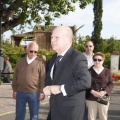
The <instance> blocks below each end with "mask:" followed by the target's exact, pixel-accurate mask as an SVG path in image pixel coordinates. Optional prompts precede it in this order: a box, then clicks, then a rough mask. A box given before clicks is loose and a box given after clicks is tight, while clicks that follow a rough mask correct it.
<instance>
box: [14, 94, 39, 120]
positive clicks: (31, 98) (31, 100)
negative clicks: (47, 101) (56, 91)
mask: <svg viewBox="0 0 120 120" xmlns="http://www.w3.org/2000/svg"><path fill="white" fill-rule="evenodd" d="M38 96H39V94H38V93H31V92H17V98H16V119H15V120H25V114H26V104H27V103H28V106H29V111H30V120H38V112H39V100H38Z"/></svg>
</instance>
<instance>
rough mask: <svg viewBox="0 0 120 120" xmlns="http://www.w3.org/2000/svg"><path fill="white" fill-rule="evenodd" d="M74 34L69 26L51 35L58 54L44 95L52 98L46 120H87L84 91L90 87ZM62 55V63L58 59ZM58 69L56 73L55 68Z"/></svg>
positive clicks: (56, 29)
mask: <svg viewBox="0 0 120 120" xmlns="http://www.w3.org/2000/svg"><path fill="white" fill-rule="evenodd" d="M72 38H73V33H72V30H71V29H70V28H69V27H66V26H59V27H56V28H55V29H54V30H53V32H52V35H51V45H52V49H53V50H54V51H56V54H55V55H54V56H53V57H52V59H51V60H50V64H49V67H50V68H49V71H48V73H47V77H46V82H45V88H44V89H43V91H44V93H45V95H48V96H50V112H49V115H48V118H47V120H86V119H87V118H85V116H87V114H86V113H87V112H86V107H85V90H86V89H88V88H89V87H90V86H91V76H90V74H89V71H88V68H87V59H86V57H85V56H84V55H83V54H81V53H79V52H78V51H76V50H74V49H73V48H72V47H71V45H72ZM59 55H61V56H62V57H60V59H59V60H56V59H57V58H58V57H57V56H59ZM56 61H57V68H56V71H55V73H54V68H55V67H56Z"/></svg>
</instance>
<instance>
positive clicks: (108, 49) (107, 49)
mask: <svg viewBox="0 0 120 120" xmlns="http://www.w3.org/2000/svg"><path fill="white" fill-rule="evenodd" d="M89 39H90V37H89V36H86V37H85V38H84V37H82V38H81V37H80V38H78V39H77V41H76V42H75V41H73V47H74V48H75V49H76V50H78V51H80V52H85V46H84V45H85V42H86V41H87V40H89ZM101 41H102V42H101V43H99V44H97V45H96V49H97V51H94V53H95V52H102V53H104V54H105V56H106V58H105V61H104V66H105V67H107V68H110V54H111V53H112V52H113V51H117V52H118V53H120V42H119V41H117V40H115V39H114V38H113V37H111V38H110V39H108V40H107V39H101ZM119 60H120V59H119ZM119 68H120V65H119Z"/></svg>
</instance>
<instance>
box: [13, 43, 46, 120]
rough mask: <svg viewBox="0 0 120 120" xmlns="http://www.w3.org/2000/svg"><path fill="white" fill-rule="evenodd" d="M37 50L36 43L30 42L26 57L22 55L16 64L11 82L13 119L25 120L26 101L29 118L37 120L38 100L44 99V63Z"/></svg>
mask: <svg viewBox="0 0 120 120" xmlns="http://www.w3.org/2000/svg"><path fill="white" fill-rule="evenodd" d="M37 52H38V45H37V43H36V42H30V43H29V44H28V46H27V55H26V57H22V58H21V59H20V60H19V61H18V62H17V64H16V68H15V71H14V76H13V82H12V89H13V98H14V99H16V118H15V120H25V114H26V104H27V103H28V106H29V110H30V120H38V113H39V100H40V101H41V100H43V99H44V94H43V87H44V79H45V65H44V62H43V60H42V59H40V58H39V57H38V56H37Z"/></svg>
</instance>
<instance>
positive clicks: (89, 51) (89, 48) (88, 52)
mask: <svg viewBox="0 0 120 120" xmlns="http://www.w3.org/2000/svg"><path fill="white" fill-rule="evenodd" d="M93 50H94V44H93V42H92V41H90V40H89V41H87V42H86V43H85V53H83V54H84V55H85V56H86V58H87V61H88V69H90V67H91V66H93V64H94V62H93V55H94V53H93Z"/></svg>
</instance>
